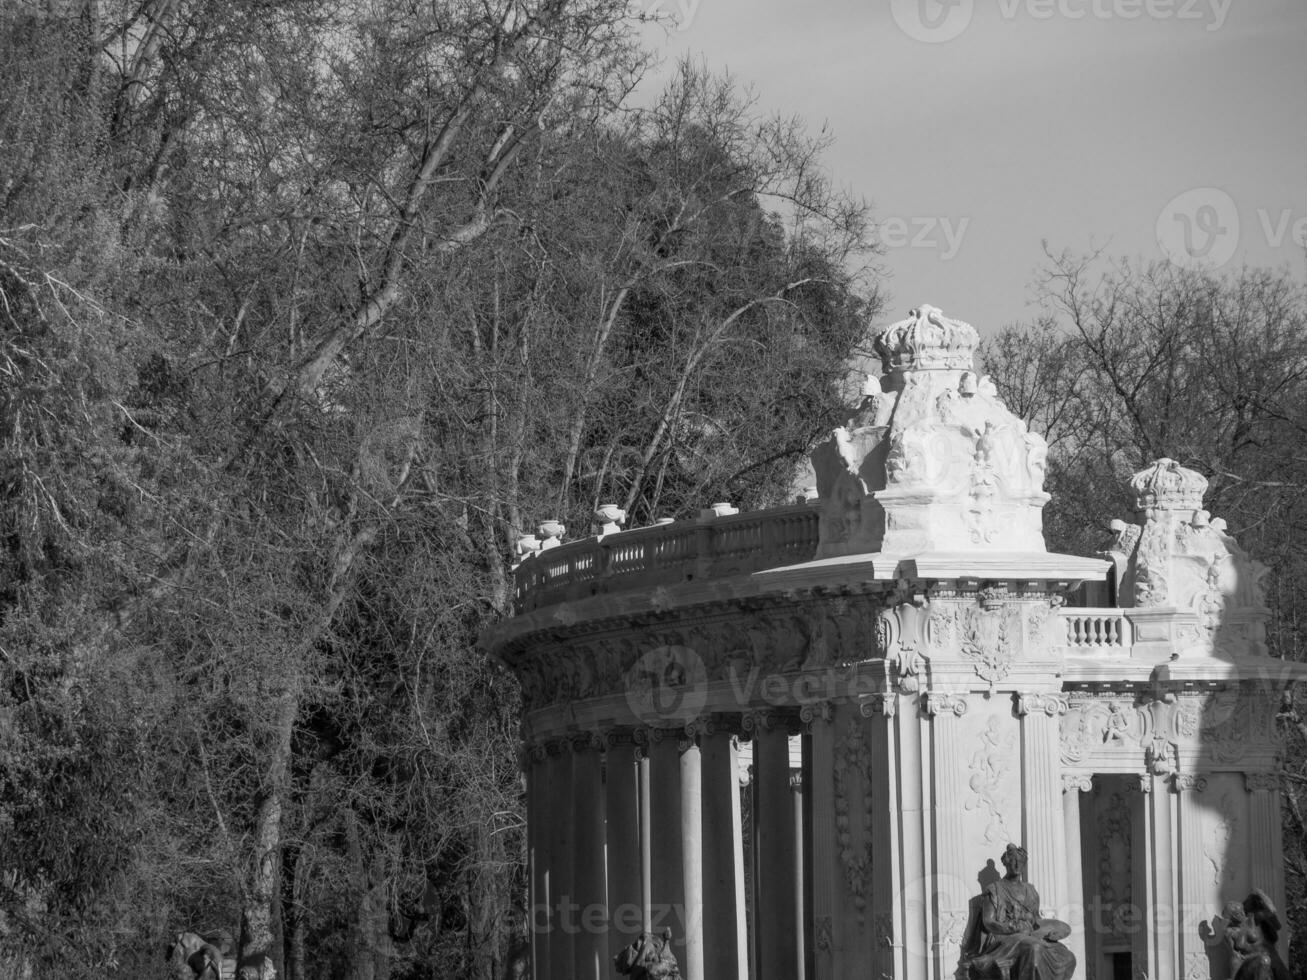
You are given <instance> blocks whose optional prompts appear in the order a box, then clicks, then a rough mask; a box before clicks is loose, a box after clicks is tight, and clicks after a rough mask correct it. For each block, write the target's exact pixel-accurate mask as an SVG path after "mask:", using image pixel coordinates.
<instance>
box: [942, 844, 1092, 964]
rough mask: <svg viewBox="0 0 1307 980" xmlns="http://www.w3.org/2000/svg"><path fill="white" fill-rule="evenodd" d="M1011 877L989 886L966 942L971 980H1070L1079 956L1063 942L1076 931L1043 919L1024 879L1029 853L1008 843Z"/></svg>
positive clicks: (1006, 854)
mask: <svg viewBox="0 0 1307 980" xmlns="http://www.w3.org/2000/svg"><path fill="white" fill-rule="evenodd" d="M1003 867H1004V868H1006V869H1007V874H1006V875H1005V876H1004V877H1003V878H1001V879H999V880H998V881H995V882H993V883H992V884H990V885H987V886H986V888H985V894H984V896H983V897H982V899H981V904H980V912H979V920H978V922H976V923H974V924H973V926H974V927H973V928H969V929H968V930H967V937H966V938H965V939H964V940H963V954H962V955H963V958H962V965H963V966H964V967H965V968H966V976H967V977H968V978H969V980H1069V978H1070V976H1071V974H1072V972H1073V971H1074V970H1075V968H1076V957H1075V954H1074V953H1072V952H1071V950H1069V949H1067V948H1066V947H1065V946H1063V945H1062V943H1061V942H1060V940H1062V939H1065V938H1066V937H1067V936H1068V935H1070V934H1071V927H1070V926H1068V925H1067V924H1066V923H1065V922H1059V921H1058V920H1057V919H1044V918H1041V917H1040V915H1039V893H1038V892H1037V891H1035V888H1034V886H1033V885H1031V884H1029V883H1028V882H1027V881H1025V875H1026V850H1025V848H1023V847H1018V846H1017V845H1016V844H1009V845H1008V846H1007V849H1006V850H1005V851H1004V852H1003Z"/></svg>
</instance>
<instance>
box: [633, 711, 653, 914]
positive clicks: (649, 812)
mask: <svg viewBox="0 0 1307 980" xmlns="http://www.w3.org/2000/svg"><path fill="white" fill-rule="evenodd" d="M635 735H636V739H637V743H638V746H639V747H638V748H637V749H636V754H635V758H636V776H637V781H638V784H639V791H640V908H641V922H640V929H641V931H642V932H653V826H652V823H653V804H652V803H651V802H650V800H649V795H650V793H652V792H653V781H652V779H650V769H651V763H650V760H649V737H648V732H646V731H637V732H636V733H635Z"/></svg>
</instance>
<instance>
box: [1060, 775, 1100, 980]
mask: <svg viewBox="0 0 1307 980" xmlns="http://www.w3.org/2000/svg"><path fill="white" fill-rule="evenodd" d="M1093 788H1094V781H1093V778H1092V777H1091V776H1090V775H1089V774H1088V773H1066V774H1064V775H1063V776H1062V838H1063V840H1064V841H1066V854H1065V857H1064V860H1063V862H1062V865H1061V868H1062V873H1063V874H1064V875H1065V876H1066V893H1067V905H1066V919H1065V921H1066V923H1067V925H1069V926H1070V927H1071V935H1069V936H1067V937H1066V946H1067V948H1068V949H1070V950H1071V952H1073V953H1075V954H1076V974H1077V975H1079V976H1082V977H1083V976H1088V973H1089V963H1088V959H1087V957H1088V953H1087V952H1086V948H1085V915H1086V911H1085V872H1084V864H1083V862H1084V850H1083V849H1082V848H1081V843H1080V794H1081V793H1088V792H1089V791H1090V790H1092V789H1093Z"/></svg>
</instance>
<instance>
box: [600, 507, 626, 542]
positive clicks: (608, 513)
mask: <svg viewBox="0 0 1307 980" xmlns="http://www.w3.org/2000/svg"><path fill="white" fill-rule="evenodd" d="M595 520H596V521H598V522H599V533H600V534H601V535H602V534H616V533H617V532H618V531H620V530H621V529H622V525H623V524H625V523H626V511H624V510H622V508H620V507H618V506H617V505H616V504H600V505H599V509H598V510H596V511H595Z"/></svg>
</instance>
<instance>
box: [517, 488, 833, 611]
mask: <svg viewBox="0 0 1307 980" xmlns="http://www.w3.org/2000/svg"><path fill="white" fill-rule="evenodd" d="M816 552H817V510H816V509H815V508H813V507H810V506H805V505H802V504H799V505H795V506H793V507H778V508H775V509H773V510H763V511H750V512H748V513H744V514H733V515H730V516H727V517H706V518H700V519H699V520H686V521H676V522H674V523H672V524H660V525H655V526H653V527H642V528H636V529H634V530H631V531H621V532H618V533H616V534H607V535H604V536H603V537H599V538H587V539H585V540H583V541H573V542H570V543H568V544H563V545H558V546H557V547H554V548H550V549H548V550H547V551H542V552H540V553H538V554H536V555H533V556H532V557H530V558H528V559H526V561H524V562H522V564H521V565H519V566H518V567H517V570H516V572H515V573H514V608H515V609H516V610H517V611H518V612H526V611H529V610H531V609H537V608H539V607H540V606H547V605H549V604H551V603H554V602H561V601H564V600H566V599H580V598H585V597H587V596H591V595H598V594H599V593H601V592H612V591H624V590H626V589H634V588H643V587H647V586H656V585H671V584H674V583H677V582H689V581H691V580H693V579H696V578H711V577H713V576H720V575H734V574H741V573H744V572H752V571H758V570H760V569H763V568H776V567H779V566H781V565H792V564H797V563H798V562H804V561H809V560H811V559H812V558H813V557H814V556H815V555H816Z"/></svg>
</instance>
